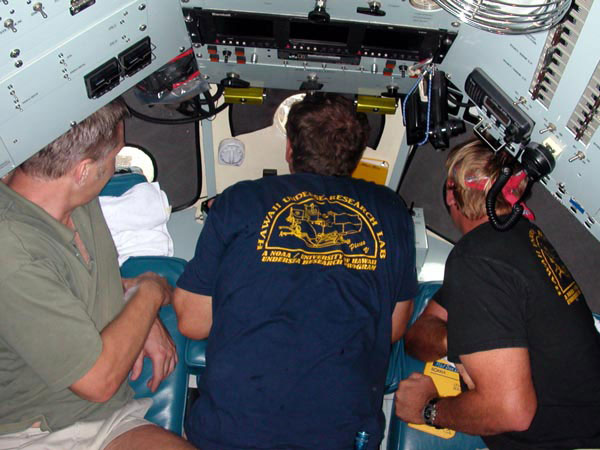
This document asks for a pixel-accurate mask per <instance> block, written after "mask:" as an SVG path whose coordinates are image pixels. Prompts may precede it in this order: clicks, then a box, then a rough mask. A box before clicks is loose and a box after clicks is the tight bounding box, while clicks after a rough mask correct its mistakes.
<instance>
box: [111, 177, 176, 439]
mask: <svg viewBox="0 0 600 450" xmlns="http://www.w3.org/2000/svg"><path fill="white" fill-rule="evenodd" d="M146 181H147V180H146V178H145V177H144V176H143V175H141V174H139V173H125V174H115V175H114V176H113V177H112V178H111V179H110V181H109V182H108V183H107V184H106V186H105V187H104V189H102V191H101V192H100V195H106V196H115V197H116V196H120V195H122V194H123V193H125V192H126V191H128V190H129V189H131V188H132V187H133V186H135V185H136V184H139V183H145V182H146ZM185 264H186V261H185V260H183V259H180V258H174V257H169V256H136V257H131V258H129V259H128V260H127V261H125V263H124V264H123V265H122V266H121V276H123V277H125V278H132V277H136V276H138V275H141V274H142V273H144V272H155V273H157V274H159V275H162V276H163V277H165V278H166V279H167V281H168V282H169V284H171V285H172V286H175V283H176V282H177V279H178V278H179V276H180V275H181V273H182V272H183V269H184V267H185ZM159 315H160V319H161V321H162V323H163V325H164V326H165V328H166V329H167V331H168V332H169V334H170V335H171V337H172V338H173V341H174V343H175V346H176V347H177V356H178V358H179V362H178V364H177V366H176V367H175V370H174V371H173V373H171V375H169V377H168V378H167V379H166V380H163V382H162V383H161V384H160V386H159V387H158V389H157V391H156V392H154V393H153V392H151V391H150V389H148V386H147V384H146V383H147V382H148V380H150V378H151V377H152V362H151V361H150V360H149V359H146V360H145V361H144V366H143V369H142V373H141V374H140V376H139V378H138V379H137V380H135V381H130V385H131V387H132V388H133V390H134V391H135V397H136V398H143V397H152V400H153V405H152V407H151V408H150V410H149V411H148V413H147V414H146V419H147V420H149V421H151V422H153V423H156V424H157V425H160V426H161V427H163V428H166V429H168V430H170V431H173V432H174V433H177V434H179V435H181V434H182V432H183V419H184V414H185V407H186V399H187V386H188V372H187V367H186V365H185V361H184V359H185V355H184V352H185V348H186V343H187V338H185V337H184V336H183V335H182V334H181V333H179V330H178V329H177V317H176V315H175V311H174V310H173V307H172V306H170V305H169V306H165V307H163V308H161V309H160V312H159Z"/></svg>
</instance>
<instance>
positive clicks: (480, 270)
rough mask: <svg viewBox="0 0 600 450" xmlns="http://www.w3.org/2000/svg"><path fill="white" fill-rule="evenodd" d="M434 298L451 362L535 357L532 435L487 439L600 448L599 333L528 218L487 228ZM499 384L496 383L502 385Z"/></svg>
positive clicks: (514, 445) (456, 252)
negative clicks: (507, 352)
mask: <svg viewBox="0 0 600 450" xmlns="http://www.w3.org/2000/svg"><path fill="white" fill-rule="evenodd" d="M436 300H437V301H439V303H440V304H441V305H442V306H443V307H444V308H446V310H447V311H448V357H449V359H450V360H452V361H455V362H459V361H460V355H464V354H470V353H475V352H480V351H486V350H493V349H499V348H510V347H525V348H527V349H528V351H529V357H530V363H531V372H532V377H533V384H534V387H535V391H536V396H537V401H538V408H537V412H536V415H535V417H534V419H533V422H532V424H531V426H530V428H529V429H528V430H527V431H525V432H514V433H504V434H502V435H498V436H496V437H492V438H489V439H487V440H486V439H485V438H484V440H486V443H487V444H488V445H489V446H490V449H499V448H506V449H508V448H511V449H518V448H544V449H545V448H600V335H599V334H598V332H597V331H596V329H595V327H594V320H593V316H592V313H591V311H590V309H589V307H588V305H587V304H586V301H585V298H584V296H583V293H582V292H581V290H580V289H579V286H578V285H577V283H576V282H575V280H574V279H573V277H572V275H571V273H570V272H569V270H568V269H567V267H566V266H565V264H564V263H563V262H562V260H561V259H560V257H559V255H558V254H557V253H556V250H555V249H554V247H552V245H551V244H550V242H548V240H547V239H546V237H545V236H544V234H543V232H542V231H541V230H540V229H539V228H538V227H537V226H535V225H534V224H532V223H530V222H529V221H528V220H526V219H521V220H520V221H519V222H518V223H517V225H516V226H515V227H514V228H513V229H511V230H509V231H506V232H498V231H496V230H494V229H493V228H492V226H491V225H490V224H489V223H485V224H483V225H480V226H479V227H477V228H475V229H474V230H472V231H471V232H469V233H467V234H466V235H465V236H464V237H463V238H462V239H461V240H460V241H459V242H458V243H457V244H456V246H455V247H454V249H453V250H452V252H451V253H450V256H449V257H448V261H447V263H446V271H445V276H444V285H443V287H442V289H441V290H440V292H439V293H438V295H436ZM501 382H502V380H498V383H501Z"/></svg>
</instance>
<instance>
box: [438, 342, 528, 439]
mask: <svg viewBox="0 0 600 450" xmlns="http://www.w3.org/2000/svg"><path fill="white" fill-rule="evenodd" d="M460 359H461V360H462V362H463V365H464V366H465V369H466V370H467V372H468V373H469V375H470V376H471V378H472V380H473V382H474V384H475V389H473V390H470V391H467V392H465V393H463V394H461V395H459V396H458V397H454V398H447V399H444V400H441V401H440V402H439V403H440V404H439V405H438V411H439V412H438V415H439V421H438V424H439V425H441V426H443V427H447V428H451V429H456V430H460V431H464V432H466V433H470V434H478V435H480V436H487V435H491V434H498V433H504V432H508V431H525V430H527V429H528V428H529V426H530V425H531V421H532V420H533V417H534V416H535V412H536V410H537V397H536V395H535V388H534V386H533V379H532V378H531V367H530V363H529V351H528V350H527V349H526V348H503V349H496V350H489V351H485V352H477V353H472V354H470V355H462V356H461V357H460Z"/></svg>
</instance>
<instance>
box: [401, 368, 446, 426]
mask: <svg viewBox="0 0 600 450" xmlns="http://www.w3.org/2000/svg"><path fill="white" fill-rule="evenodd" d="M437 395H438V394H437V389H436V388H435V385H434V384H433V380H432V379H431V378H430V377H428V376H426V375H423V374H422V373H417V372H413V373H412V374H411V375H410V376H409V377H408V378H407V379H406V380H402V381H401V382H400V384H399V385H398V390H397V391H396V394H395V396H394V405H395V407H396V415H397V416H398V417H399V418H400V419H401V420H403V421H404V422H407V423H414V424H422V423H424V421H423V408H425V405H426V404H427V402H428V401H429V400H431V399H432V398H434V397H437Z"/></svg>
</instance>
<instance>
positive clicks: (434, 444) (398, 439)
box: [387, 282, 487, 450]
mask: <svg viewBox="0 0 600 450" xmlns="http://www.w3.org/2000/svg"><path fill="white" fill-rule="evenodd" d="M440 287H441V284H440V283H438V282H427V283H421V284H420V285H419V293H418V294H417V297H416V298H415V301H414V309H413V313H412V316H411V318H410V320H409V323H408V326H409V327H410V326H411V325H412V324H413V323H414V322H415V321H416V320H417V318H418V317H419V316H420V315H421V313H422V312H423V310H424V309H425V307H426V306H427V303H429V300H430V299H431V298H432V297H433V295H434V294H435V293H436V292H437V290H438V289H439V288H440ZM396 345H400V347H401V348H400V349H394V350H395V352H393V354H392V356H393V357H396V358H398V360H397V361H395V362H392V361H391V362H390V367H397V368H398V369H397V370H398V371H399V373H400V377H399V378H400V379H404V378H407V377H408V376H409V375H410V374H411V373H413V372H421V373H422V372H423V369H424V368H425V363H424V362H422V361H419V360H417V359H414V358H412V357H411V356H409V355H407V354H406V353H405V352H404V342H403V341H402V340H401V341H400V342H399V343H397V344H396ZM388 380H390V372H389V371H388ZM396 387H397V383H396ZM486 447H487V446H486V445H485V443H484V442H483V441H482V440H481V438H480V437H478V436H470V435H468V434H464V433H458V432H457V433H456V434H455V435H454V436H453V437H452V438H450V439H444V438H441V437H437V436H434V435H432V434H428V433H425V432H423V431H419V430H416V429H414V428H411V427H409V426H408V425H407V424H406V423H405V422H403V421H401V420H400V419H398V418H397V417H396V415H395V411H394V409H392V418H391V420H390V425H389V429H388V444H387V449H388V450H432V449H436V450H438V449H439V450H475V449H484V448H486Z"/></svg>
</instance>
